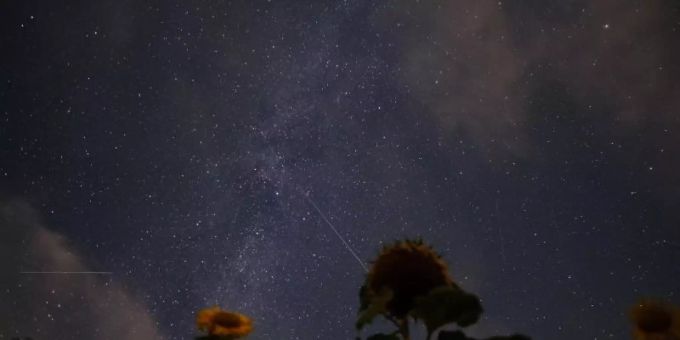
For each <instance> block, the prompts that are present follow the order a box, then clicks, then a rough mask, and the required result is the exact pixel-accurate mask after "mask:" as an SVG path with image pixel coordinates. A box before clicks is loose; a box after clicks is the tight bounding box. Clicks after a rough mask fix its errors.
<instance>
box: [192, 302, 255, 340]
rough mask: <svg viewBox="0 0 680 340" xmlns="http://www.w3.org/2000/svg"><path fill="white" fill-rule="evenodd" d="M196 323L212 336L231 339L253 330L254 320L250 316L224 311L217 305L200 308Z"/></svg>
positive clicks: (200, 328)
mask: <svg viewBox="0 0 680 340" xmlns="http://www.w3.org/2000/svg"><path fill="white" fill-rule="evenodd" d="M196 325H197V326H198V329H199V330H201V331H207V332H208V334H209V335H210V336H217V337H228V338H230V339H238V338H240V337H244V336H246V335H248V334H249V333H250V332H251V331H252V330H253V321H252V320H251V319H250V318H249V317H247V316H245V315H243V314H239V313H235V312H227V311H223V310H221V309H220V308H219V307H217V306H215V307H211V308H206V309H203V310H200V311H199V312H198V315H196Z"/></svg>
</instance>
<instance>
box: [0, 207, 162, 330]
mask: <svg viewBox="0 0 680 340" xmlns="http://www.w3.org/2000/svg"><path fill="white" fill-rule="evenodd" d="M0 235H2V237H0V240H1V241H0V245H1V246H0V268H2V271H3V274H2V276H0V292H1V293H0V294H2V298H1V300H2V302H3V303H0V315H3V317H2V319H1V320H0V337H2V338H7V337H27V336H28V337H32V338H35V339H48V338H49V339H130V340H132V339H159V338H161V335H160V333H159V332H158V331H157V329H156V324H155V322H154V320H153V318H152V317H151V315H150V314H149V312H148V311H147V310H146V308H145V307H144V305H143V303H142V302H140V301H139V300H138V299H137V298H136V297H135V296H134V295H133V294H131V293H130V292H129V291H127V290H126V288H125V287H123V286H122V285H121V284H120V283H117V282H116V281H114V280H112V279H111V278H109V277H103V276H102V277H100V276H96V275H59V274H53V275H48V274H41V275H37V274H33V275H31V274H22V273H21V272H22V271H77V272H82V271H92V270H94V269H93V268H92V267H90V266H88V264H87V261H86V260H85V259H84V257H83V256H82V255H81V254H79V253H78V252H76V251H75V250H74V249H73V247H71V246H70V245H69V242H68V240H67V239H66V238H65V237H64V236H62V235H61V234H59V233H56V232H54V231H50V230H49V229H47V228H46V227H45V226H44V225H43V224H42V222H41V221H40V216H39V214H38V213H37V212H36V210H34V209H33V208H32V207H31V206H30V205H29V204H27V203H25V202H22V201H20V200H2V201H0Z"/></svg>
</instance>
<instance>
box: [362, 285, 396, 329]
mask: <svg viewBox="0 0 680 340" xmlns="http://www.w3.org/2000/svg"><path fill="white" fill-rule="evenodd" d="M392 295H393V293H392V290H391V289H383V290H381V291H380V293H379V294H378V295H375V296H372V297H371V298H370V299H367V300H366V301H367V304H366V308H364V309H363V310H362V311H361V312H360V313H359V317H358V318H357V323H356V327H357V329H358V330H360V329H362V328H363V327H364V326H366V325H367V324H369V323H371V322H372V321H373V319H374V318H375V317H376V316H378V315H380V314H385V313H386V312H387V303H388V302H389V301H390V300H391V299H392Z"/></svg>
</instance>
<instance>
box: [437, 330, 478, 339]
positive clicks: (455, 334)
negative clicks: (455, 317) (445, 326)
mask: <svg viewBox="0 0 680 340" xmlns="http://www.w3.org/2000/svg"><path fill="white" fill-rule="evenodd" d="M437 339H438V340H473V339H472V338H468V337H467V336H466V335H465V333H463V332H461V331H441V332H439V336H438V337H437Z"/></svg>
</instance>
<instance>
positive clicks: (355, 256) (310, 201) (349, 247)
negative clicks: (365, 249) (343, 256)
mask: <svg viewBox="0 0 680 340" xmlns="http://www.w3.org/2000/svg"><path fill="white" fill-rule="evenodd" d="M304 195H305V198H306V199H307V202H309V204H310V205H311V206H312V207H314V210H316V212H317V213H319V216H321V218H322V219H323V220H324V222H326V224H327V225H328V226H329V227H330V228H331V230H333V232H334V233H335V235H336V236H337V237H338V238H339V239H340V241H342V244H343V245H344V246H345V248H347V251H349V252H350V254H352V256H354V258H355V259H356V260H357V262H359V265H361V268H363V269H364V271H365V272H367V273H368V267H366V264H364V262H363V261H361V259H360V258H359V255H357V253H356V252H355V251H354V249H352V247H351V246H350V245H349V243H347V241H346V240H345V238H344V237H342V235H340V233H339V232H338V229H337V228H335V226H334V225H333V223H331V221H330V220H329V219H328V217H326V214H324V213H323V212H322V211H321V209H319V206H317V205H316V203H314V201H313V200H312V198H311V197H310V196H309V192H307V193H305V194H304Z"/></svg>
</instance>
